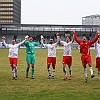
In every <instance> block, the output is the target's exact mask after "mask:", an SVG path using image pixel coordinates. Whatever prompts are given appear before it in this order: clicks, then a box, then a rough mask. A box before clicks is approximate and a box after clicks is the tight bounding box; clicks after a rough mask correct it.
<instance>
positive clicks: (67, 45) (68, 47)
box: [60, 41, 73, 56]
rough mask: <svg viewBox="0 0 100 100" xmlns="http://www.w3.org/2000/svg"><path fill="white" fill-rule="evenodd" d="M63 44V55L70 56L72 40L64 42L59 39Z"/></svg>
mask: <svg viewBox="0 0 100 100" xmlns="http://www.w3.org/2000/svg"><path fill="white" fill-rule="evenodd" d="M60 43H61V44H62V45H63V46H64V50H63V51H64V53H63V56H72V50H71V49H72V44H73V43H72V41H71V42H69V43H67V42H64V41H61V42H60Z"/></svg>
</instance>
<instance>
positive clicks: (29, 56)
mask: <svg viewBox="0 0 100 100" xmlns="http://www.w3.org/2000/svg"><path fill="white" fill-rule="evenodd" d="M24 45H25V46H26V62H27V68H26V78H28V73H29V68H30V66H31V67H32V75H31V79H34V65H35V49H34V47H35V46H38V45H40V42H33V37H32V36H29V38H28V41H25V42H24Z"/></svg>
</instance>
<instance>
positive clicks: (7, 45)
mask: <svg viewBox="0 0 100 100" xmlns="http://www.w3.org/2000/svg"><path fill="white" fill-rule="evenodd" d="M2 42H3V43H4V45H5V46H6V47H8V48H9V44H7V43H6V42H5V40H2Z"/></svg>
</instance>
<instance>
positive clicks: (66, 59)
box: [62, 56, 72, 66]
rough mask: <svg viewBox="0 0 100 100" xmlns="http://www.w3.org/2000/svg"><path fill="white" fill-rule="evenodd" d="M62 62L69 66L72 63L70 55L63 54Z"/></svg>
mask: <svg viewBox="0 0 100 100" xmlns="http://www.w3.org/2000/svg"><path fill="white" fill-rule="evenodd" d="M62 63H63V64H67V65H68V66H71V65H72V56H63V59H62Z"/></svg>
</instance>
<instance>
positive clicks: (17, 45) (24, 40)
mask: <svg viewBox="0 0 100 100" xmlns="http://www.w3.org/2000/svg"><path fill="white" fill-rule="evenodd" d="M25 41H26V40H23V41H22V42H20V43H18V44H17V46H18V47H19V46H20V45H21V44H23V43H24V42H25Z"/></svg>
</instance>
